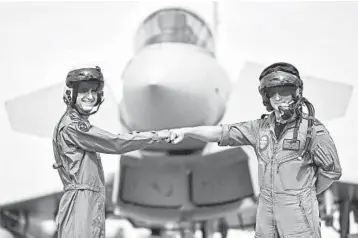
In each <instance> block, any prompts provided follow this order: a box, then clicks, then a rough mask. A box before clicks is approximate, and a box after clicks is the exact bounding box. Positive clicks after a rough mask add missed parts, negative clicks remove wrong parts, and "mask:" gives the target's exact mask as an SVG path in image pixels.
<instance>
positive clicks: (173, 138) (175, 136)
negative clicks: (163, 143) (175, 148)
mask: <svg viewBox="0 0 358 238" xmlns="http://www.w3.org/2000/svg"><path fill="white" fill-rule="evenodd" d="M170 132H171V134H170V140H169V141H170V143H172V144H178V143H180V142H181V141H182V140H183V139H184V137H185V132H184V130H183V129H172V130H170Z"/></svg>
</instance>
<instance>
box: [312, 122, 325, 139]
mask: <svg viewBox="0 0 358 238" xmlns="http://www.w3.org/2000/svg"><path fill="white" fill-rule="evenodd" d="M314 125H315V127H314V130H315V131H316V135H317V136H321V135H325V134H327V133H328V131H327V130H326V128H325V127H324V125H323V124H319V125H316V124H314Z"/></svg>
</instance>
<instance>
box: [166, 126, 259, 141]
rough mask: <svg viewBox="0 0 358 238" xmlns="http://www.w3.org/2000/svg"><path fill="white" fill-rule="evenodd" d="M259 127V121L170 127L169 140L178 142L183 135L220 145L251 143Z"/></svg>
mask: <svg viewBox="0 0 358 238" xmlns="http://www.w3.org/2000/svg"><path fill="white" fill-rule="evenodd" d="M258 128H259V121H258V120H256V121H248V122H240V123H236V124H224V125H220V126H197V127H186V128H179V129H172V130H171V132H172V134H171V138H170V139H171V141H173V143H174V144H177V143H179V142H180V141H182V140H183V139H184V138H185V137H192V138H196V139H199V140H202V141H205V142H218V143H219V145H220V146H227V145H230V146H240V145H253V144H255V142H256V136H257V132H258Z"/></svg>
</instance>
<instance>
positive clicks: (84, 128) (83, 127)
mask: <svg viewBox="0 0 358 238" xmlns="http://www.w3.org/2000/svg"><path fill="white" fill-rule="evenodd" d="M76 129H77V130H79V131H82V132H88V131H89V126H88V125H87V124H86V123H85V122H83V121H79V122H77V123H76Z"/></svg>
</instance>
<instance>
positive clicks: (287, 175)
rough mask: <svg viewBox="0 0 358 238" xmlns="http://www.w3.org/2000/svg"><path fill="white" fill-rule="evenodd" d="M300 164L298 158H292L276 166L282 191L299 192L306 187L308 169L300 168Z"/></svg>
mask: <svg viewBox="0 0 358 238" xmlns="http://www.w3.org/2000/svg"><path fill="white" fill-rule="evenodd" d="M302 163H303V160H301V159H299V157H298V156H293V157H291V158H288V159H286V160H284V161H282V162H280V163H279V164H278V165H277V173H278V174H279V178H280V180H281V184H282V188H283V190H300V189H302V188H304V187H305V186H306V185H307V183H308V180H309V168H308V167H302Z"/></svg>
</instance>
